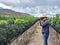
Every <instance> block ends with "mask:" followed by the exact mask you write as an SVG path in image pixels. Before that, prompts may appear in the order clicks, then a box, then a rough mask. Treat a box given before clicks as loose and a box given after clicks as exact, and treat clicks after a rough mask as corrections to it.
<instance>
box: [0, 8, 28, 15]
mask: <svg viewBox="0 0 60 45" xmlns="http://www.w3.org/2000/svg"><path fill="white" fill-rule="evenodd" d="M1 14H5V15H17V16H26V15H29V14H26V13H21V12H15V11H13V10H9V9H0V15H1Z"/></svg>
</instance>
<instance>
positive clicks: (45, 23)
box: [40, 20, 50, 27]
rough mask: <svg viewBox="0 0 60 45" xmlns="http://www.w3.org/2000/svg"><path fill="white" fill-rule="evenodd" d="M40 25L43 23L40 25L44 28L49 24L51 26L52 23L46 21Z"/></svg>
mask: <svg viewBox="0 0 60 45" xmlns="http://www.w3.org/2000/svg"><path fill="white" fill-rule="evenodd" d="M40 23H41V24H40V25H41V26H42V27H44V26H46V25H48V24H49V25H50V22H49V21H48V20H46V21H45V22H40Z"/></svg>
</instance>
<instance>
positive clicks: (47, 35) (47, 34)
mask: <svg viewBox="0 0 60 45" xmlns="http://www.w3.org/2000/svg"><path fill="white" fill-rule="evenodd" d="M42 35H43V40H44V45H48V42H47V41H48V37H49V33H42Z"/></svg>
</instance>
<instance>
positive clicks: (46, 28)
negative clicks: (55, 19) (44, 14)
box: [40, 20, 50, 33]
mask: <svg viewBox="0 0 60 45" xmlns="http://www.w3.org/2000/svg"><path fill="white" fill-rule="evenodd" d="M40 25H41V26H42V33H43V32H44V33H49V26H50V22H49V21H48V20H46V21H45V22H41V21H40Z"/></svg>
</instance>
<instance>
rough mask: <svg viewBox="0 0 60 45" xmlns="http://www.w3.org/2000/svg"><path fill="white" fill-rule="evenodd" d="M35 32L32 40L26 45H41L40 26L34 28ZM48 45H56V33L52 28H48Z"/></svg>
mask: <svg viewBox="0 0 60 45" xmlns="http://www.w3.org/2000/svg"><path fill="white" fill-rule="evenodd" d="M36 30H37V31H38V32H37V33H36V34H35V35H34V36H33V39H32V40H31V41H30V42H29V43H28V44H27V45H43V39H42V34H41V27H40V24H38V26H37V27H36ZM48 45H58V39H57V36H56V32H55V30H54V29H53V28H52V27H50V35H49V39H48Z"/></svg>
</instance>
